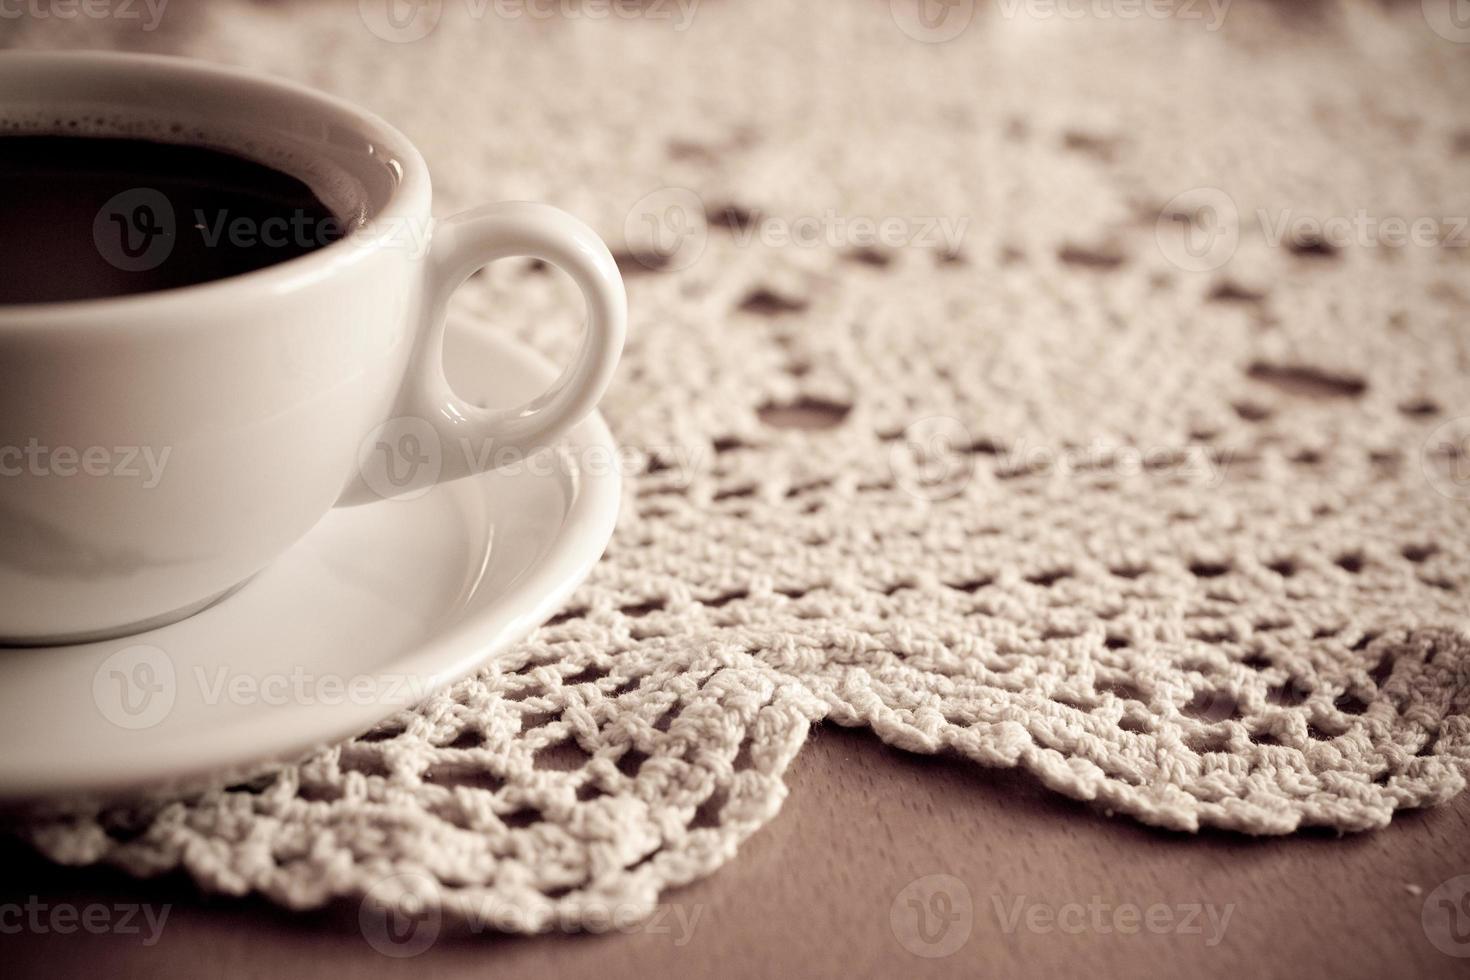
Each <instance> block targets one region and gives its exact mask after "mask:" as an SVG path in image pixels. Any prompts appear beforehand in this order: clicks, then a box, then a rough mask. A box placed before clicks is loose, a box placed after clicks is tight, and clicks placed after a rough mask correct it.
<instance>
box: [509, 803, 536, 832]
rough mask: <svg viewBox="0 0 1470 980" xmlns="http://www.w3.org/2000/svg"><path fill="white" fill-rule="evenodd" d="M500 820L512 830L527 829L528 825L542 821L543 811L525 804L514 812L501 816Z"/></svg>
mask: <svg viewBox="0 0 1470 980" xmlns="http://www.w3.org/2000/svg"><path fill="white" fill-rule="evenodd" d="M500 822H501V823H503V824H505V826H506V827H507V828H509V829H510V830H525V829H526V828H527V827H530V826H532V825H533V824H537V823H540V822H541V811H540V810H537V809H536V808H535V807H529V806H523V807H521V808H520V809H519V810H516V811H515V812H514V813H507V814H504V815H502V816H501V818H500Z"/></svg>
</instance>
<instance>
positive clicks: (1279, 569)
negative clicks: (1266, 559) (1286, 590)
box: [1266, 558, 1296, 578]
mask: <svg viewBox="0 0 1470 980" xmlns="http://www.w3.org/2000/svg"><path fill="white" fill-rule="evenodd" d="M1266 567H1267V568H1269V569H1271V571H1273V572H1275V573H1276V574H1277V575H1280V576H1281V577H1282V578H1291V577H1292V576H1293V575H1295V574H1296V562H1294V561H1292V560H1291V559H1290V558H1283V559H1281V560H1280V561H1273V562H1271V563H1270V564H1269V565H1267V566H1266Z"/></svg>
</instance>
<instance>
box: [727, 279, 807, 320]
mask: <svg viewBox="0 0 1470 980" xmlns="http://www.w3.org/2000/svg"><path fill="white" fill-rule="evenodd" d="M806 308H807V301H806V300H804V299H801V298H799V297H793V296H783V295H782V294H780V293H778V292H776V291H775V290H772V289H768V288H766V287H764V286H762V287H760V288H758V289H754V290H751V291H750V292H749V293H747V294H746V295H745V298H744V299H742V300H741V301H740V304H739V305H738V306H737V307H736V309H737V310H739V311H740V312H742V313H752V314H755V315H756V316H782V315H783V314H790V313H800V312H801V311H803V310H805V309H806Z"/></svg>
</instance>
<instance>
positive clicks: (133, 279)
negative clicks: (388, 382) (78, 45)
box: [0, 135, 345, 303]
mask: <svg viewBox="0 0 1470 980" xmlns="http://www.w3.org/2000/svg"><path fill="white" fill-rule="evenodd" d="M344 233H345V229H344V226H343V225H342V223H341V222H340V221H339V220H338V218H337V216H336V215H334V214H333V213H332V212H331V211H330V210H329V209H328V208H327V206H326V205H324V204H323V203H322V202H321V201H320V200H318V199H317V197H316V195H315V194H313V193H312V191H311V189H310V188H308V187H307V186H306V184H304V183H302V182H301V181H300V180H297V179H296V178H295V177H291V176H289V175H287V174H284V173H281V172H280V171H278V170H273V169H271V168H270V167H266V166H263V165H261V164H259V163H255V162H253V161H251V160H246V159H245V158H243V157H239V156H235V155H233V154H231V153H226V152H222V151H220V150H214V149H209V148H206V147H200V146H183V145H176V144H171V143H157V142H152V141H149V140H139V139H113V138H107V137H101V138H90V137H77V136H27V135H3V136H0V303H43V302H52V301H56V300H75V299H92V298H96V297H103V296H122V295H125V294H129V293H146V292H153V291H155V290H160V289H173V288H176V287H179V286H191V285H194V284H196V283H202V282H209V281H210V280H213V279H223V278H225V277H226V276H235V275H239V274H240V273H242V272H250V271H253V270H255V269H260V268H264V267H265V266H269V265H274V264H276V263H277V262H285V261H286V260H287V259H292V258H296V257H297V256H300V255H305V254H306V253H308V252H312V251H315V250H316V249H319V248H321V247H322V246H324V245H327V244H329V243H331V242H333V241H336V240H337V239H339V238H341V237H342V236H343V234H344Z"/></svg>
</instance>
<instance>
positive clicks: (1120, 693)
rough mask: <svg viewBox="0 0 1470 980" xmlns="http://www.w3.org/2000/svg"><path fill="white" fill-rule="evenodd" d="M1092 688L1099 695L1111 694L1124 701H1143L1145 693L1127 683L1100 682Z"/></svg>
mask: <svg viewBox="0 0 1470 980" xmlns="http://www.w3.org/2000/svg"><path fill="white" fill-rule="evenodd" d="M1092 688H1093V690H1095V691H1097V693H1099V694H1111V695H1112V696H1113V697H1115V698H1122V699H1123V700H1124V701H1139V702H1141V701H1143V692H1142V691H1140V690H1139V689H1138V688H1136V687H1134V686H1133V685H1132V684H1130V683H1128V682H1127V681H1098V682H1096V683H1094V684H1093V685H1092Z"/></svg>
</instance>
